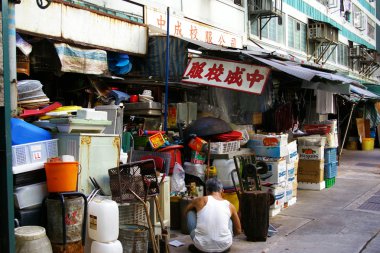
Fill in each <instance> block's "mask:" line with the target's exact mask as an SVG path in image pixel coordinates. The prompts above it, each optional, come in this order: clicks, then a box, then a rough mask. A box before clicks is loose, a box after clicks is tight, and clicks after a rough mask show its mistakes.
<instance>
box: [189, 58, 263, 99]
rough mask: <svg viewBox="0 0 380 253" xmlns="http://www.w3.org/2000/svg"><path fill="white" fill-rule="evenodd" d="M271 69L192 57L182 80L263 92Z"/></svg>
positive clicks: (256, 92) (249, 91) (258, 92)
mask: <svg viewBox="0 0 380 253" xmlns="http://www.w3.org/2000/svg"><path fill="white" fill-rule="evenodd" d="M269 74H270V69H269V68H267V67H263V66H257V65H252V64H246V63H240V62H235V61H223V60H214V59H206V58H192V59H191V60H190V61H189V64H188V65H187V68H186V70H185V73H184V75H183V78H182V82H186V83H195V84H204V85H210V86H215V87H220V88H225V89H231V90H237V91H243V92H247V93H253V94H261V93H262V92H263V90H264V87H265V84H266V82H267V80H268V77H269Z"/></svg>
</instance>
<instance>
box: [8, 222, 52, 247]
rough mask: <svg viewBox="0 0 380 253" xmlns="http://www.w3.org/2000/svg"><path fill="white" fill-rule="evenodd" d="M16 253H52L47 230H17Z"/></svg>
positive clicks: (34, 227) (38, 228)
mask: <svg viewBox="0 0 380 253" xmlns="http://www.w3.org/2000/svg"><path fill="white" fill-rule="evenodd" d="M15 237H16V253H52V252H53V250H52V247H51V243H50V241H49V239H48V238H47V236H46V231H45V228H43V227H39V226H25V227H19V228H16V229H15Z"/></svg>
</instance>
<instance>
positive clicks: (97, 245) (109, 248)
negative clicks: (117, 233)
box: [91, 241, 123, 253]
mask: <svg viewBox="0 0 380 253" xmlns="http://www.w3.org/2000/svg"><path fill="white" fill-rule="evenodd" d="M91 253H123V246H122V245H121V242H120V241H113V242H106V243H104V242H97V241H93V242H92V244H91Z"/></svg>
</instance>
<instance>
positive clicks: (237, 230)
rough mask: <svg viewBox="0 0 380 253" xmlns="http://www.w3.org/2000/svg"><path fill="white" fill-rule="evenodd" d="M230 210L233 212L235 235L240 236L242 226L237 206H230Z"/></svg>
mask: <svg viewBox="0 0 380 253" xmlns="http://www.w3.org/2000/svg"><path fill="white" fill-rule="evenodd" d="M230 210H231V219H232V224H233V228H234V235H239V234H241V225H240V219H239V215H238V213H237V211H236V208H235V206H234V205H232V204H230Z"/></svg>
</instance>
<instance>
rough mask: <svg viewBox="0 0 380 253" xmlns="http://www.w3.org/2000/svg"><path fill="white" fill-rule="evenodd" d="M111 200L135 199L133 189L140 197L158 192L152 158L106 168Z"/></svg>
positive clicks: (125, 200)
mask: <svg viewBox="0 0 380 253" xmlns="http://www.w3.org/2000/svg"><path fill="white" fill-rule="evenodd" d="M108 175H109V177H110V189H111V193H112V200H114V201H116V202H118V203H125V202H131V201H136V197H135V196H134V195H133V194H132V193H131V191H133V192H134V193H135V194H136V195H137V196H139V197H140V198H144V197H150V196H154V195H157V194H159V186H158V180H157V175H156V166H155V163H154V160H143V161H139V162H133V163H129V164H123V165H120V167H116V168H112V169H109V170H108Z"/></svg>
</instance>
